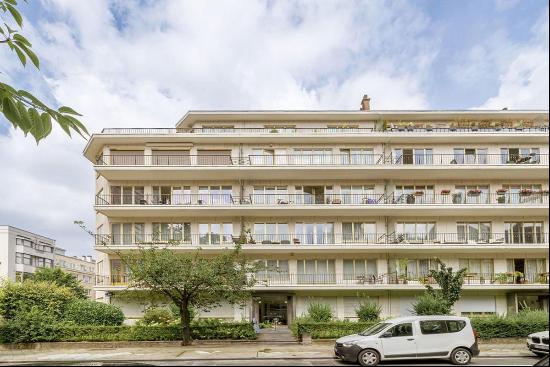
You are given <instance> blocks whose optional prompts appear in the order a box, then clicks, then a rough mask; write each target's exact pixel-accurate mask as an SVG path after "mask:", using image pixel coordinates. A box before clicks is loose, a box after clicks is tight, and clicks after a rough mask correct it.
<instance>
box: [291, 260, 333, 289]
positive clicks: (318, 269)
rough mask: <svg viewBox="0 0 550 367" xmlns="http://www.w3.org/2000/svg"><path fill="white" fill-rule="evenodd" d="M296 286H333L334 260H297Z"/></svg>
mask: <svg viewBox="0 0 550 367" xmlns="http://www.w3.org/2000/svg"><path fill="white" fill-rule="evenodd" d="M297 265H298V284H333V283H334V282H335V281H336V274H335V271H336V270H335V269H336V267H335V261H334V260H325V259H323V260H298V261H297Z"/></svg>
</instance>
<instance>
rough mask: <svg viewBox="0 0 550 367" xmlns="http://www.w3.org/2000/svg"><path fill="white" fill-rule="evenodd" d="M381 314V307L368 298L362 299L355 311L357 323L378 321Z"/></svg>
mask: <svg viewBox="0 0 550 367" xmlns="http://www.w3.org/2000/svg"><path fill="white" fill-rule="evenodd" d="M381 313H382V306H380V305H379V304H378V303H375V302H373V301H371V300H370V299H369V298H364V299H362V300H361V302H359V305H358V306H357V308H356V309H355V314H356V315H357V318H358V319H359V321H363V322H368V321H377V320H379V319H380V314H381Z"/></svg>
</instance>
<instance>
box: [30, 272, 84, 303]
mask: <svg viewBox="0 0 550 367" xmlns="http://www.w3.org/2000/svg"><path fill="white" fill-rule="evenodd" d="M31 279H32V280H33V281H35V282H49V283H55V284H57V285H58V286H60V287H66V288H69V289H70V290H71V292H72V293H73V295H74V296H75V297H77V298H81V299H86V297H87V293H86V289H84V287H83V286H82V283H81V282H80V280H78V278H77V277H76V276H74V275H72V274H69V273H65V272H64V271H63V270H61V269H60V268H40V269H37V270H36V272H35V273H34V274H33V276H32V278H31Z"/></svg>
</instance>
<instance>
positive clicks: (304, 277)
mask: <svg viewBox="0 0 550 367" xmlns="http://www.w3.org/2000/svg"><path fill="white" fill-rule="evenodd" d="M250 277H252V278H253V279H254V280H255V286H256V287H262V286H264V287H269V286H333V285H339V286H350V287H356V286H365V287H368V286H369V285H403V286H406V285H411V286H414V285H416V286H418V285H423V284H436V282H435V281H434V279H433V278H432V277H431V276H430V275H429V273H412V272H409V273H407V275H404V273H403V274H402V273H399V272H391V273H387V274H372V273H353V272H350V273H343V274H341V273H339V274H336V273H328V274H319V273H318V274H291V273H287V272H259V273H257V274H251V275H250ZM129 282H130V276H129V275H123V274H116V275H96V277H95V285H96V286H127V285H129ZM464 284H465V285H525V284H548V273H540V274H519V275H517V274H516V273H482V272H477V273H476V272H471V273H467V274H466V276H465V278H464Z"/></svg>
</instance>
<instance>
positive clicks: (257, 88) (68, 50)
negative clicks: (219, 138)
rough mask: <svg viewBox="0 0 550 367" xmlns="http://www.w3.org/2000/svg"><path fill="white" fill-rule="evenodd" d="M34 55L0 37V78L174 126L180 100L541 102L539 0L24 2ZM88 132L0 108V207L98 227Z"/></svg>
mask: <svg viewBox="0 0 550 367" xmlns="http://www.w3.org/2000/svg"><path fill="white" fill-rule="evenodd" d="M21 8H22V9H23V13H24V16H25V25H24V32H23V33H24V34H25V35H27V36H28V37H29V38H30V39H31V41H32V42H33V45H34V49H35V51H36V52H37V53H38V55H39V56H40V58H41V62H42V68H41V71H40V72H38V71H36V70H33V69H32V67H29V66H27V67H26V68H22V67H21V66H20V65H19V64H18V62H17V59H16V57H15V55H12V54H11V52H10V51H9V50H7V48H6V47H3V48H1V47H0V60H1V61H0V73H1V74H0V80H2V81H6V80H7V81H9V82H11V83H12V84H14V85H16V86H17V87H20V88H27V89H30V90H32V91H33V92H34V93H36V94H37V95H39V96H41V97H42V98H44V99H46V100H48V101H49V102H50V103H51V104H54V105H61V104H63V105H69V106H71V107H73V108H75V109H76V110H78V111H80V112H81V113H83V115H84V117H83V121H84V122H85V123H86V125H87V126H88V127H89V129H90V130H91V131H99V130H100V129H101V128H103V127H113V126H122V127H124V126H165V127H166V126H173V125H174V123H175V122H176V121H177V119H178V118H179V117H181V116H182V115H183V114H184V113H185V112H186V111H187V110H189V109H357V108H358V107H359V101H360V99H361V96H362V95H363V94H369V95H370V96H371V98H372V106H373V108H374V109H478V108H482V109H501V108H503V107H508V108H510V109H522V108H523V109H548V79H549V77H548V64H549V60H548V3H547V1H543V0H522V1H518V0H465V1H450V0H433V1H428V0H415V1H339V2H337V1H328V0H324V1H260V0H247V1H215V2H214V1H201V2H197V1H179V0H174V1H170V0H165V1H135V2H130V1H109V0H94V1H77V0H33V1H29V2H28V3H27V4H23V5H22V6H21ZM84 144H85V141H84V140H83V139H79V138H73V139H68V138H67V137H66V136H64V135H63V134H61V133H60V132H59V129H57V130H55V131H54V133H53V135H52V136H51V138H49V139H48V140H47V141H45V142H43V143H41V144H40V145H39V146H38V147H37V146H36V144H35V143H34V141H33V140H32V139H25V138H24V137H23V136H22V135H21V133H20V132H16V131H14V130H13V129H12V128H11V127H10V126H9V125H8V124H7V123H6V121H5V120H3V119H2V118H1V117H0V156H1V157H2V159H1V160H0V171H2V172H3V175H2V177H1V178H0V184H1V185H2V188H3V190H2V191H1V192H0V200H1V202H2V203H3V204H2V206H0V223H7V224H13V225H16V226H18V227H22V228H27V229H30V230H35V231H37V232H42V233H44V234H45V235H48V236H50V237H53V238H56V239H58V244H59V245H60V246H62V247H66V248H68V249H69V251H70V252H72V253H75V254H80V253H89V252H90V251H91V241H90V239H89V238H88V237H86V235H84V234H83V233H82V232H80V231H79V230H78V228H76V227H75V226H74V225H72V221H73V220H75V219H82V220H85V221H86V222H87V223H88V224H89V225H91V226H92V227H93V223H94V215H93V211H92V199H93V171H92V169H91V166H90V164H89V162H87V161H86V160H84V159H83V158H82V156H81V152H82V148H83V146H84Z"/></svg>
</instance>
